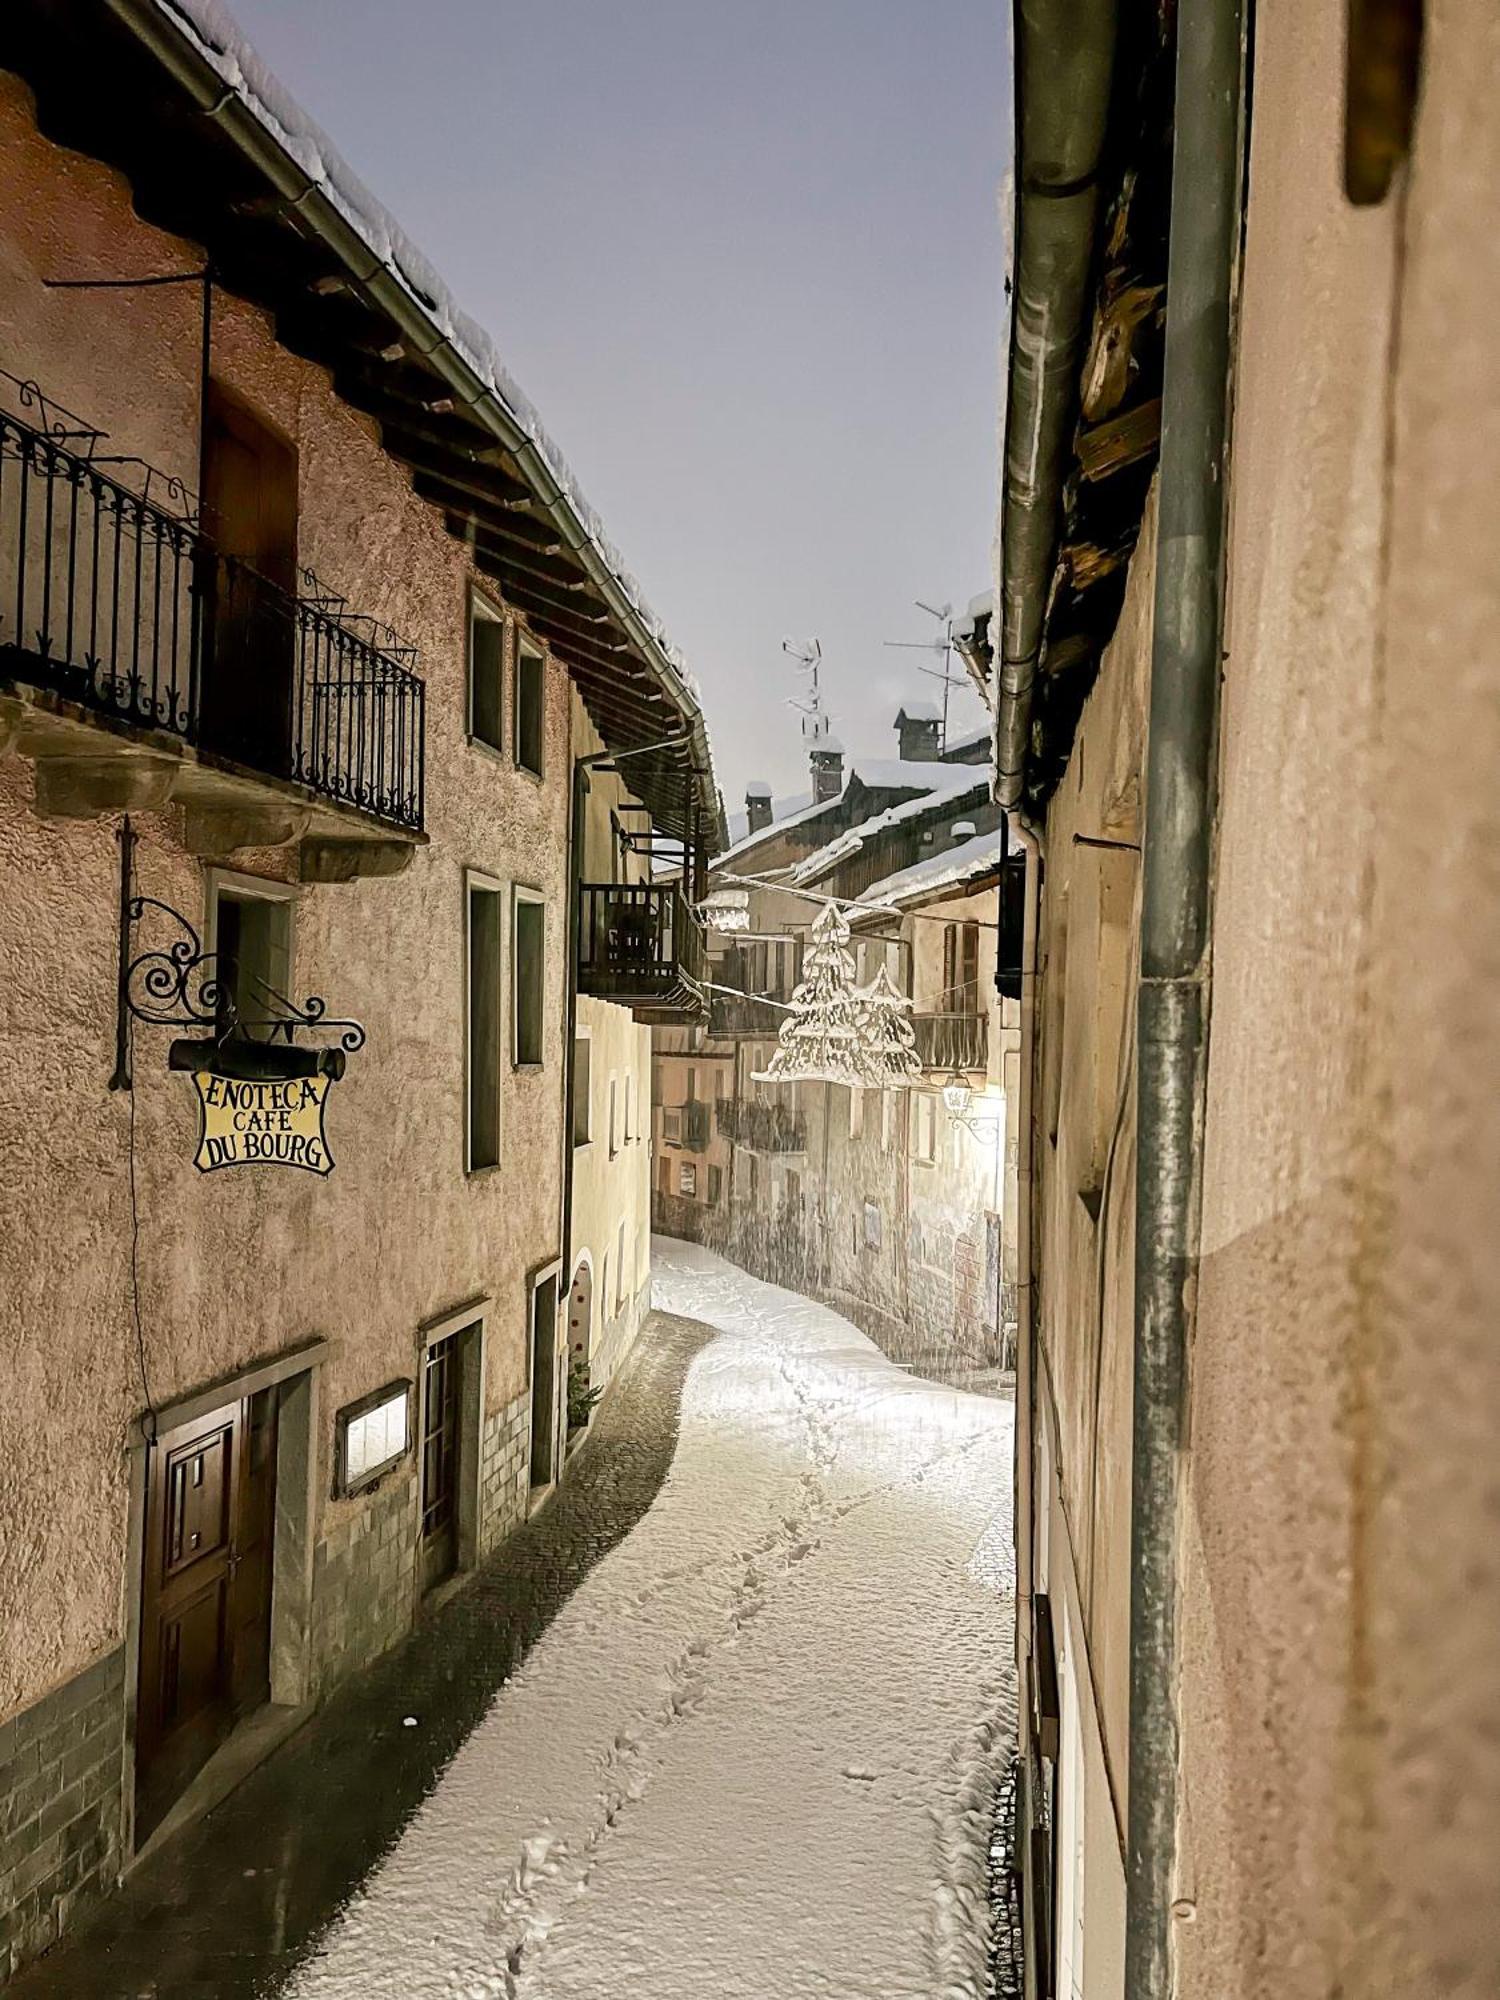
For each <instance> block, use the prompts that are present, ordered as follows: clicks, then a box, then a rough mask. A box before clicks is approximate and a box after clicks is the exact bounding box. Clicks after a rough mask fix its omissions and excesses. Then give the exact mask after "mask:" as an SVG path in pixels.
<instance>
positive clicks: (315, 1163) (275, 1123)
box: [193, 1069, 333, 1174]
mask: <svg viewBox="0 0 1500 2000" xmlns="http://www.w3.org/2000/svg"><path fill="white" fill-rule="evenodd" d="M332 1082H333V1079H332V1077H328V1076H303V1077H291V1078H288V1079H287V1080H286V1081H285V1082H283V1083H251V1082H248V1081H247V1080H246V1079H244V1078H242V1077H234V1076H214V1075H213V1074H212V1073H211V1072H210V1071H208V1070H203V1069H200V1070H195V1071H194V1072H193V1085H194V1088H195V1089H196V1090H197V1092H198V1109H199V1113H200V1118H199V1124H198V1157H197V1160H196V1161H195V1163H194V1164H195V1165H196V1166H197V1167H198V1169H199V1170H200V1172H202V1173H205V1174H211V1173H216V1172H217V1171H218V1169H219V1168H220V1167H304V1168H306V1170H307V1171H308V1172H309V1173H313V1174H331V1173H332V1172H333V1156H332V1154H331V1153H330V1152H329V1150H328V1139H327V1135H326V1134H325V1132H324V1130H323V1111H324V1108H325V1106H326V1105H327V1103H328V1091H329V1086H330V1085H331V1084H332Z"/></svg>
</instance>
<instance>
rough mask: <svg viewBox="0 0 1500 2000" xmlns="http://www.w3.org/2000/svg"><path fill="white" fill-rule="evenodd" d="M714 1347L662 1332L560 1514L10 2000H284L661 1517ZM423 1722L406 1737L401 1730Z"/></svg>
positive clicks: (615, 1401)
mask: <svg viewBox="0 0 1500 2000" xmlns="http://www.w3.org/2000/svg"><path fill="white" fill-rule="evenodd" d="M711 1338H712V1330H711V1329H710V1328H708V1327H706V1326H700V1325H699V1324H698V1323H697V1322H696V1321H693V1320H687V1319H678V1318H675V1317H673V1316H671V1315H669V1314H666V1313H653V1314H652V1315H651V1317H650V1318H649V1319H648V1321H647V1322H646V1325H645V1326H644V1327H643V1329H642V1331H641V1335H640V1338H639V1339H638V1341H637V1342H636V1346H635V1350H634V1352H633V1354H632V1355H631V1357H630V1360H629V1361H628V1362H627V1364H626V1367H625V1370H624V1371H623V1373H622V1375H621V1377H620V1378H619V1380H618V1381H617V1382H616V1384H615V1387H614V1388H613V1390H612V1392H611V1394H610V1396H609V1397H608V1399H607V1400H606V1402H605V1403H604V1404H603V1405H602V1406H601V1408H600V1410H599V1412H598V1415H597V1417H596V1419H595V1427H594V1430H593V1432H592V1434H591V1435H590V1438H589V1440H588V1443H587V1446H586V1447H585V1449H584V1451H583V1452H582V1454H581V1456H580V1457H579V1458H578V1460H577V1461H576V1462H575V1463H574V1465H573V1466H572V1468H571V1470H570V1471H569V1473H568V1476H567V1478H566V1480H565V1481H564V1483H563V1485H562V1486H561V1487H560V1488H559V1490H558V1492H557V1493H556V1494H555V1495H554V1496H553V1499H552V1500H551V1502H550V1503H549V1505H548V1506H547V1507H546V1508H545V1509H544V1510H543V1511H542V1512H541V1513H540V1514H539V1515H537V1516H536V1517H535V1518H534V1519H533V1520H531V1521H529V1522H527V1523H526V1524H525V1525H524V1526H523V1527H521V1528H520V1529H518V1530H517V1531H516V1533H515V1534H514V1535H512V1536H511V1537H510V1539H509V1540H508V1541H507V1542H506V1543H505V1545H504V1546H503V1548H501V1549H500V1550H498V1551H497V1552H496V1554H495V1555H494V1556H493V1557H492V1558H491V1559H490V1560H489V1561H488V1562H486V1564H485V1565H484V1566H483V1568H482V1569H480V1570H479V1571H478V1572H477V1573H476V1575H475V1577H474V1579H473V1581H472V1582H471V1583H470V1584H469V1585H468V1586H467V1587H466V1588H465V1589H463V1590H461V1591H460V1592H458V1593H457V1594H456V1595H455V1596H453V1597H452V1598H450V1599H449V1600H448V1602H447V1603H446V1604H445V1605H443V1606H442V1608H441V1609H440V1610H438V1611H437V1612H436V1613H435V1614H434V1615H433V1616H432V1617H431V1618H430V1619H428V1620H425V1621H424V1622H423V1624H422V1626H421V1627H420V1629H419V1630H418V1631H417V1632H416V1633H414V1634H413V1635H412V1637H411V1638H409V1639H408V1640H406V1641H405V1642H404V1643H403V1644H402V1645H401V1646H399V1647H397V1648H396V1649H395V1650H394V1651H393V1652H392V1653H390V1654H388V1655H387V1657H386V1658H385V1659H384V1660H382V1661H380V1662H379V1663H377V1665H375V1666H374V1667H372V1668H370V1669H369V1670H368V1671H367V1672H365V1673H363V1674H361V1675H359V1676H357V1677H356V1679H355V1680H353V1681H352V1682H350V1683H349V1684H348V1685H347V1686H345V1687H344V1688H342V1689H340V1690H339V1691H338V1693H336V1694H335V1695H334V1696H333V1697H332V1698H331V1699H330V1700H329V1702H328V1703H327V1704H326V1705H325V1706H324V1707H323V1708H322V1709H321V1710H320V1711H319V1712H318V1714H317V1715H316V1716H315V1717H314V1718H313V1720H312V1721H311V1722H310V1723H309V1724H308V1725H307V1726H306V1727H305V1728H304V1729H302V1730H301V1731H299V1732H298V1734H297V1735H296V1736H295V1737H293V1738H292V1739H291V1740H290V1741H289V1742H287V1743H286V1744H284V1745H283V1746H282V1747H281V1748H280V1749H279V1750H278V1751H277V1752H276V1753H275V1755H273V1756H272V1757H271V1758H269V1759H268V1760H267V1762H266V1763H264V1764H263V1765H261V1766H260V1768H259V1769H258V1770H257V1771H256V1772H255V1773H254V1774H253V1775H252V1776H251V1777H250V1778H248V1779H247V1780H246V1782H245V1783H244V1784H243V1785H242V1786H241V1787H240V1788H239V1790H238V1791H236V1792H235V1793H234V1794H233V1795H232V1796H231V1797H230V1798H229V1799H227V1800H226V1801H225V1802H224V1804H223V1805H221V1806H220V1807H218V1809H217V1810H216V1811H214V1812H213V1813H211V1814H209V1815H208V1816H207V1818H205V1819H203V1820H200V1821H199V1822H197V1824H195V1825H193V1826H191V1827H188V1828H186V1829H185V1830H184V1831H183V1833H182V1834H181V1835H179V1836H178V1837H177V1838H176V1839H175V1840H173V1841H172V1842H171V1843H170V1844H169V1845H168V1846H166V1847H164V1848H163V1849H162V1850H161V1851H160V1852H159V1853H158V1854H156V1855H153V1856H151V1857H150V1858H148V1860H147V1861H145V1862H144V1863H143V1864H142V1866H141V1867H140V1868H139V1869H138V1870H137V1871H136V1873H135V1874H134V1875H132V1876H131V1877H130V1878H129V1880H128V1881H127V1883H126V1885H125V1887H124V1888H123V1889H122V1890H121V1891H120V1892H119V1893H118V1894H117V1895H116V1896H114V1897H113V1898H112V1899H111V1900H110V1901H109V1902H108V1903H107V1904H105V1905H104V1906H103V1907H102V1908H101V1910H100V1911H99V1912H98V1914H97V1915H96V1916H95V1917H94V1918H92V1919H91V1920H90V1921H89V1922H88V1923H87V1924H86V1925H84V1926H81V1927H80V1928H79V1929H78V1930H76V1931H75V1932H73V1933H71V1934H70V1936H69V1938H68V1939H67V1940H66V1941H65V1942H64V1943H63V1944H62V1945H60V1946H59V1947H58V1948H57V1949H56V1950H55V1951H53V1952H52V1953H50V1954H49V1955H48V1956H47V1957H46V1958H44V1959H42V1960H41V1961H40V1962H39V1963H38V1964H37V1965H35V1966H33V1967H32V1968H30V1970H29V1971H27V1972H25V1973H23V1974H22V1975H21V1976H20V1977H19V1978H18V1979H17V1980H15V1981H14V1982H13V1983H12V1985H11V1986H9V1987H8V1988H7V1989H6V1995H7V2000H252V1996H264V1995H271V1994H275V1993H276V1992H278V1991H279V1990H280V1988H281V1986H282V1984H283V1982H284V1980H285V1979H286V1977H287V1975H288V1974H289V1973H290V1972H291V1971H292V1969H293V1968H294V1967H295V1966H296V1965H297V1964H298V1963H299V1962H300V1961H301V1960H303V1959H304V1958H306V1957H307V1956H308V1954H309V1953H310V1951H311V1950H312V1948H313V1947H314V1946H315V1944H316V1943H317V1941H318V1939H319V1937H320V1935H321V1934H322V1932H323V1929H324V1927H325V1926H326V1925H327V1923H328V1922H329V1921H330V1920H331V1919H332V1918H333V1916H334V1915H335V1914H336V1913H337V1911H338V1910H339V1909H340V1908H341V1907H342V1906H343V1905H344V1904H345V1903H346V1902H347V1901H348V1899H349V1896H350V1893H351V1891H352V1890H353V1889H354V1888H355V1887H356V1886H357V1885H358V1884H359V1883H360V1881H361V1880H362V1879H363V1878H364V1877H365V1876H366V1875H367V1874H368V1872H369V1871H370V1869H371V1868H372V1867H373V1866H374V1864H375V1863H376V1862H377V1861H378V1860H379V1859H380V1857H381V1855H383V1854H384V1853H385V1852H386V1851H387V1850H388V1849H389V1848H390V1847H391V1846H392V1845H393V1844H394V1843H395V1841H396V1839H397V1837H398V1836H399V1835H400V1833H401V1831H402V1829H403V1828H404V1827H405V1825H406V1823H407V1821H408V1820H409V1819H410V1817H411V1815H412V1813H413V1811H414V1810H415V1809H416V1807H417V1806H418V1805H419V1804H420V1802H421V1800H422V1799H423V1797H424V1796H425V1795H426V1794H427V1792H428V1791H429V1790H430V1789H431V1788H432V1785H433V1783H434V1782H435V1780H436V1779H437V1778H438V1776H439V1775H440V1774H441V1772H442V1771H443V1769H444V1768H445V1766H446V1765H447V1764H448V1762H449V1761H450V1759H451V1758H452V1757H453V1755H454V1753H455V1752H456V1751H457V1750H458V1748H459V1746H460V1745H461V1744H462V1743H463V1741H464V1739H465V1738H466V1737H467V1736H468V1735H469V1733H470V1731H471V1730H472V1729H473V1728H474V1726H475V1725H476V1723H478V1722H479V1720H480V1719H481V1717H482V1716H483V1715H484V1713H485V1711H486V1709H487V1708H488V1706H489V1704H490V1701H491V1699H492V1698H493V1696H494V1694H495V1691H496V1690H497V1689H498V1688H499V1687H500V1685H501V1683H502V1682H503V1681H504V1680H505V1678H506V1676H507V1675H508V1674H510V1673H511V1671H512V1670H513V1669H514V1668H515V1666H516V1665H517V1664H518V1663H519V1661H520V1660H521V1659H522V1658H523V1657H524V1655H525V1654H526V1653H527V1652H528V1651H529V1650H530V1648H531V1646H532V1645H533V1644H534V1643H535V1641H536V1639H537V1638H538V1637H539V1636H540V1634H541V1633H542V1632H544V1631H545V1630H546V1628H547V1626H548V1625H549V1623H550V1622H551V1620H552V1619H553V1618H554V1617H555V1616H556V1614H557V1612H558V1611H559V1609H560V1608H561V1607H562V1605H563V1604H564V1603H565V1602H566V1601H567V1599H568V1597H569V1595H570V1594H571V1593H572V1591H573V1590H574V1589H575V1587H576V1586H577V1584H578V1583H579V1582H580V1580H581V1579H582V1578H583V1577H584V1576H585V1575H586V1574H587V1572H588V1571H589V1570H590V1569H591V1568H592V1567H593V1565H594V1564H595V1563H596V1562H598V1560H599V1559H600V1557H601V1556H603V1555H605V1554H606V1553H607V1552H608V1551H609V1550H610V1549H612V1548H613V1547H614V1546H615V1544H616V1543H617V1542H619V1541H621V1540H622V1539H623V1538H624V1536H625V1535H626V1534H628V1533H629V1531H630V1529H631V1528H632V1527H634V1525H635V1523H636V1522H637V1521H638V1520H639V1519H640V1518H641V1516H642V1515H643V1514H644V1513H645V1512H646V1510H647V1508H648V1507H649V1506H650V1505H651V1502H652V1500H653V1499H654V1498H655V1496H656V1494H657V1491H658V1490H659V1488H660V1486H661V1483H662V1480H663V1479H664V1478H665V1476H666V1473H667V1468H668V1466H669V1465H670V1463H671V1459H672V1453H673V1449H674V1446H675V1444H676V1440H677V1422H678V1409H679V1404H680V1399H681V1392H682V1385H683V1381H684V1378H685V1376H686V1374H687V1369H688V1364H689V1362H690V1361H691V1360H692V1358H693V1356H694V1355H695V1354H696V1353H697V1352H698V1350H699V1349H700V1348H701V1347H702V1346H703V1345H704V1344H705V1343H706V1342H707V1341H708V1340H710V1339H711ZM408 1715H414V1716H416V1717H417V1719H418V1720H417V1727H415V1728H407V1727H405V1726H404V1723H403V1718H404V1717H406V1716H408Z"/></svg>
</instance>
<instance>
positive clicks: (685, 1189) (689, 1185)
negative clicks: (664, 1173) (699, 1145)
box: [677, 1160, 698, 1196]
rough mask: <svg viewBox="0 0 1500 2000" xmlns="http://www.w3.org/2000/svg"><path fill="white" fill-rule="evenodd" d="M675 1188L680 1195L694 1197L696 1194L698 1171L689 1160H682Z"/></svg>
mask: <svg viewBox="0 0 1500 2000" xmlns="http://www.w3.org/2000/svg"><path fill="white" fill-rule="evenodd" d="M677 1186H678V1189H679V1191H680V1192H681V1193H683V1194H690V1195H694V1196H696V1194H697V1192H698V1169H697V1167H696V1165H695V1164H694V1163H693V1161H691V1160H684V1161H683V1163H682V1169H681V1172H680V1173H679V1175H678V1180H677Z"/></svg>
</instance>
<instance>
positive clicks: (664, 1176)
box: [656, 1160, 672, 1194]
mask: <svg viewBox="0 0 1500 2000" xmlns="http://www.w3.org/2000/svg"><path fill="white" fill-rule="evenodd" d="M656 1179H657V1184H658V1186H659V1187H660V1188H661V1191H662V1193H663V1194H670V1193H671V1192H672V1162H671V1161H670V1160H663V1161H662V1163H661V1165H660V1166H659V1167H658V1168H657V1170H656Z"/></svg>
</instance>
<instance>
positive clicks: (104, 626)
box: [0, 405, 425, 832]
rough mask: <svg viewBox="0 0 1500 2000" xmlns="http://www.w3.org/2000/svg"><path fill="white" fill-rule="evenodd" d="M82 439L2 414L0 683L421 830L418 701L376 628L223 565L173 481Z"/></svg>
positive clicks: (414, 686)
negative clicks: (125, 475) (130, 473)
mask: <svg viewBox="0 0 1500 2000" xmlns="http://www.w3.org/2000/svg"><path fill="white" fill-rule="evenodd" d="M42 412H43V416H44V420H45V419H47V418H48V417H49V414H51V415H55V414H56V413H55V412H53V411H52V409H51V406H47V405H43V406H42ZM89 435H90V434H89V433H87V432H75V431H72V430H70V429H68V428H67V427H66V426H64V425H62V424H53V425H52V426H51V428H50V429H48V430H35V429H32V428H31V427H30V426H29V425H27V424H24V423H21V422H19V421H18V420H17V419H16V418H15V417H12V416H10V415H8V414H7V413H5V412H3V411H0V677H3V678H6V679H10V680H13V681H16V682H18V683H22V684H24V685H26V686H28V687H36V688H44V689H48V690H50V691H51V692H52V693H54V694H56V695H59V696H61V697H62V698H63V699H64V700H65V701H68V702H72V703H76V704H78V706H79V707H81V708H83V709H85V710H88V711H91V712H93V713H94V714H96V715H99V716H101V717H104V718H107V719H108V720H109V721H111V722H113V723H116V724H125V725H127V726H131V727H134V728H139V729H145V730H150V731H153V732H163V733H164V734H166V735H168V736H175V737H177V738H179V739H181V740H182V741H183V742H185V743H188V744H191V745H193V746H194V747H195V749H196V750H198V751H199V752H201V753H205V754H206V756H207V758H208V759H209V760H211V761H215V762H218V761H220V760H222V761H223V762H224V763H226V764H228V765H231V766H235V767H239V768H243V769H246V770H248V771H250V772H253V773H255V774H257V775H261V776H267V777H271V778H275V779H278V780H281V781H284V782H285V783H287V784H291V785H296V786H301V787H304V788H305V789H306V790H307V791H308V792H310V793H313V794H315V795H317V796H318V797H320V798H323V799H327V800H330V801H333V802H334V803H335V804H338V805H342V806H349V807H353V808H355V809H356V810H358V811H359V812H362V813H367V814H369V815H371V816H372V817H374V818H375V819H378V820H381V821H384V822H386V823H387V824H389V825H392V826H395V827H399V828H403V829H408V830H411V831H413V832H416V831H419V830H420V829H421V825H422V803H423V801H422V792H423V778H424V728H425V708H424V702H425V689H424V687H423V683H422V681H421V679H420V678H419V677H418V676H417V675H416V674H415V673H413V672H412V671H411V670H410V668H409V667H408V666H406V665H404V664H403V663H402V662H401V660H400V659H398V658H396V657H395V656H394V653H393V650H392V648H391V647H389V646H388V645H383V644H380V643H377V639H378V638H379V636H380V634H379V628H373V627H372V628H371V629H370V631H369V632H368V633H367V632H366V631H360V630H355V629H354V627H355V626H357V625H366V624H368V621H365V620H361V619H357V618H353V617H351V616H350V614H349V613H348V612H347V611H345V609H344V608H343V604H342V600H340V599H338V598H336V597H331V596H329V595H328V594H327V593H326V592H323V591H322V590H321V588H320V587H319V586H317V585H316V581H315V579H312V578H311V577H305V578H304V581H305V583H306V584H307V585H308V594H307V595H295V594H293V593H292V592H289V591H286V590H283V589H281V588H280V587H279V586H278V585H277V584H275V583H273V582H272V581H270V580H269V579H268V578H266V577H264V576H262V575H260V574H259V573H258V572H257V571H255V570H254V569H252V568H251V567H250V566H249V565H248V564H246V563H243V562H240V561H238V560H236V559H235V558H233V557H230V556H226V555H224V554H222V553H221V552H220V551H219V550H218V549H216V548H215V547H214V546H213V544H212V543H211V542H210V541H209V539H208V538H207V537H206V536H205V535H204V534H203V533H202V531H201V530H200V528H199V527H198V525H197V524H196V522H195V521H194V520H193V518H192V517H191V516H190V515H189V514H188V513H187V512H186V511H185V507H186V501H187V496H186V495H185V494H184V492H183V490H182V488H181V487H180V485H177V484H175V483H174V482H171V481H162V480H160V478H159V476H156V489H155V490H156V493H157V494H158V495H159V496H160V497H159V498H155V497H152V480H153V475H151V474H149V473H148V475H147V477H146V480H145V482H144V483H145V491H144V492H141V493H137V492H134V491H132V490H131V489H130V488H129V487H128V486H125V485H123V484H121V483H119V482H118V481H116V480H115V479H114V478H112V477H110V476H109V475H107V474H106V473H104V472H103V471H101V470H100V469H99V465H98V464H97V463H95V461H94V460H93V458H92V457H90V456H88V455H87V451H88V449H89V448H88V447H87V446H86V447H85V455H82V456H80V455H79V453H77V452H75V451H73V450H71V449H69V448H68V444H66V443H64V442H61V441H60V439H61V438H66V439H68V440H69V441H76V440H77V439H79V438H80V437H83V438H87V437H88V436H89Z"/></svg>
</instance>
